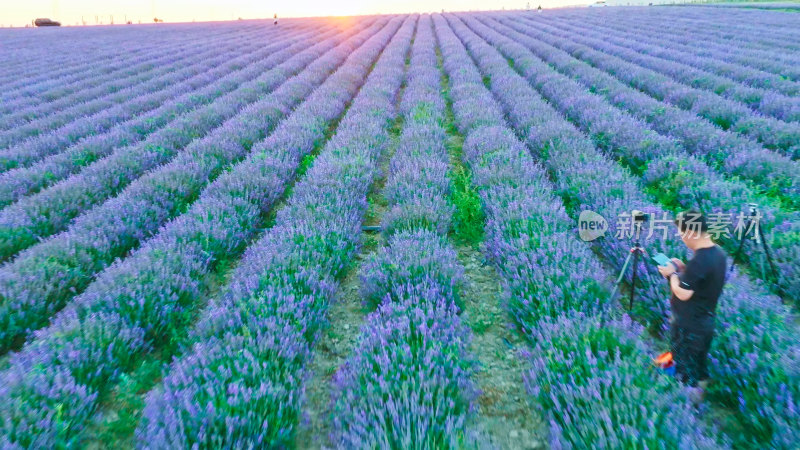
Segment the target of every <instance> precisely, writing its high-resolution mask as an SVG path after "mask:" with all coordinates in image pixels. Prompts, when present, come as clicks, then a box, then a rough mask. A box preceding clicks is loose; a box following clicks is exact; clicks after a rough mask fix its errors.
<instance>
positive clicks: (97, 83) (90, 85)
mask: <svg viewBox="0 0 800 450" xmlns="http://www.w3.org/2000/svg"><path fill="white" fill-rule="evenodd" d="M242 31H248V30H240V32H236V33H232V32H230V31H228V32H225V33H218V32H212V33H209V34H208V35H207V36H204V39H203V41H206V40H208V41H210V42H214V41H217V40H218V41H220V42H225V41H226V40H231V39H234V38H237V37H241V35H243V34H251V33H252V34H256V30H252V31H250V33H247V32H245V33H242ZM160 44H161V45H155V46H153V47H152V48H149V49H148V48H147V47H145V51H137V52H135V53H129V54H126V53H120V54H109V55H104V57H103V58H102V59H100V60H90V61H85V62H83V63H82V64H81V65H80V67H79V68H80V71H75V72H73V73H70V74H62V73H60V71H59V70H56V71H52V70H51V71H48V73H47V76H46V77H45V78H44V79H43V80H42V81H41V82H36V81H35V80H34V79H31V78H27V77H26V78H24V80H26V81H27V82H21V81H20V78H15V81H17V82H19V85H13V84H12V85H8V86H5V87H6V89H7V90H4V92H3V94H2V97H0V98H2V100H3V103H2V105H3V106H2V109H0V111H2V112H3V113H4V114H6V113H13V114H12V116H11V117H14V116H15V115H18V114H19V112H20V111H19V109H20V108H23V107H26V106H28V107H36V106H38V107H41V108H46V107H47V106H49V105H46V104H45V105H43V104H41V103H42V102H52V101H56V100H60V99H62V98H64V97H66V96H69V95H75V96H83V97H85V98H87V99H88V98H91V96H90V95H87V94H91V93H92V92H95V93H97V92H103V91H105V92H106V93H112V92H114V91H116V90H118V89H119V88H120V87H121V86H125V85H126V80H134V79H135V78H131V77H132V76H134V75H137V74H138V73H140V72H142V71H145V74H146V72H147V71H150V70H153V69H155V68H156V66H157V65H158V64H159V63H163V62H166V63H170V62H173V61H175V59H174V58H170V56H171V54H172V53H173V52H175V51H183V50H184V49H187V48H192V47H196V46H197V39H196V37H195V38H194V39H187V40H184V39H175V40H174V41H171V42H170V41H167V43H166V45H164V44H165V43H164V42H162V43H160ZM48 50H50V51H51V50H52V49H51V48H48ZM140 53H141V54H140ZM136 55H138V57H134V56H136ZM53 62H54V63H55V62H56V61H53ZM43 66H44V65H43ZM98 88H104V89H98ZM11 117H9V118H4V121H7V120H9V119H10V118H11ZM23 117H25V116H24V115H23Z"/></svg>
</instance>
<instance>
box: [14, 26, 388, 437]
mask: <svg viewBox="0 0 800 450" xmlns="http://www.w3.org/2000/svg"><path fill="white" fill-rule="evenodd" d="M366 22H371V21H369V20H368V21H366ZM385 23H386V21H385V20H380V21H378V23H376V24H374V25H372V26H371V27H369V28H367V29H366V30H364V31H361V32H358V31H357V29H359V28H363V24H362V25H357V26H354V27H353V28H354V29H353V30H352V31H351V32H349V33H348V34H350V35H352V37H351V38H349V39H347V40H346V41H345V42H343V43H341V44H340V45H339V46H336V47H335V48H333V49H331V50H330V51H328V52H325V53H324V54H322V55H320V58H319V59H317V61H315V62H314V63H313V64H312V65H311V66H310V67H309V68H308V69H307V70H305V71H303V72H302V73H301V74H299V75H298V76H296V77H293V78H292V79H290V80H288V81H287V82H286V83H285V84H284V85H283V86H286V88H285V89H283V92H281V89H278V90H276V91H275V93H274V94H275V95H274V96H273V97H272V98H271V100H272V101H273V102H279V101H280V98H281V97H280V96H291V95H293V91H295V90H300V91H303V90H305V89H312V88H313V86H315V85H317V84H319V83H320V82H322V81H323V80H325V79H326V78H328V75H329V74H330V73H331V71H333V70H334V69H335V68H336V67H337V66H339V65H340V64H342V63H343V62H345V60H346V59H347V58H348V55H350V54H353V55H355V56H354V57H351V58H350V59H348V60H347V62H345V66H344V67H342V68H340V69H339V70H338V71H337V72H336V73H335V74H334V75H332V76H331V77H330V78H328V79H327V81H326V82H325V83H324V84H322V85H321V86H320V87H319V88H318V89H316V90H315V91H314V93H313V94H312V95H311V96H310V97H309V98H308V100H307V101H306V102H305V103H303V104H302V105H301V106H300V107H299V108H298V109H297V111H296V112H295V113H293V114H292V116H291V117H289V118H288V119H287V120H285V121H283V122H282V123H281V125H280V126H279V128H278V129H277V130H276V131H275V133H273V134H272V135H271V136H270V137H269V138H267V139H266V140H265V141H263V142H259V143H258V144H257V145H256V147H254V148H253V151H252V152H251V154H250V156H249V157H248V158H247V159H246V160H244V161H243V162H241V163H239V164H237V165H235V166H234V167H233V168H232V170H231V171H230V172H229V173H227V174H225V175H223V176H222V177H220V179H218V180H217V181H215V182H214V183H213V184H212V185H211V186H209V188H207V189H206V190H205V191H204V192H203V194H202V195H201V198H200V200H199V201H198V202H196V203H195V204H194V205H193V206H192V207H191V208H190V210H189V211H188V212H187V213H186V214H184V215H182V216H181V217H179V218H178V219H176V220H174V221H172V222H170V223H169V224H167V225H166V226H165V227H164V228H162V229H161V231H160V232H159V234H158V235H157V236H156V237H155V238H153V239H151V240H150V241H148V242H147V243H146V244H145V245H144V246H143V247H142V248H141V249H140V250H138V251H136V252H135V253H134V254H133V255H131V256H130V257H129V258H126V259H125V260H123V261H121V262H120V263H118V264H115V265H114V266H112V267H111V268H109V269H108V270H106V271H105V272H103V273H102V274H100V275H99V276H98V279H97V281H96V282H95V283H93V284H92V285H91V286H90V288H89V289H88V290H87V292H86V293H84V294H83V295H81V296H80V297H79V298H77V299H76V300H75V301H74V302H73V303H72V304H71V306H70V307H69V308H68V309H67V310H65V311H63V312H62V313H61V314H59V315H58V316H57V318H56V319H55V320H54V323H53V325H51V326H50V327H49V328H47V329H44V330H42V331H40V332H38V333H37V334H36V338H35V339H34V340H33V341H32V342H31V343H30V344H29V345H28V346H26V347H25V348H24V349H23V351H22V352H20V353H18V354H14V355H12V356H11V361H10V364H11V368H10V369H9V370H7V371H6V372H4V373H3V374H2V375H1V376H2V378H3V389H2V390H0V397H2V399H3V402H2V404H3V409H2V411H1V412H2V421H0V424H2V426H3V428H2V431H3V433H2V438H0V439H4V442H3V443H4V444H10V443H16V444H18V445H21V446H30V445H41V446H47V444H49V443H56V442H59V443H75V442H77V440H78V439H80V431H81V430H82V429H83V426H84V424H85V423H86V421H87V420H88V419H89V418H90V417H91V414H92V412H93V411H94V410H95V408H96V407H97V405H98V397H99V393H101V392H103V391H105V390H107V389H108V388H110V387H111V386H113V384H114V383H115V382H116V380H117V379H118V378H119V376H120V375H121V374H123V373H124V372H126V371H127V370H130V368H131V367H132V366H133V363H134V362H135V361H136V360H138V359H140V358H141V357H142V356H143V355H145V354H147V353H149V352H151V351H152V350H153V349H155V348H161V349H168V348H170V346H172V347H174V346H175V344H174V343H175V342H178V341H180V340H181V336H182V335H184V334H185V333H186V330H187V327H189V325H190V319H191V317H193V316H194V314H193V310H194V309H196V308H202V307H203V305H202V303H201V302H200V299H201V298H202V295H203V292H204V291H205V290H206V289H207V288H208V286H207V283H208V274H209V273H210V272H211V271H212V270H213V269H214V267H215V265H216V264H218V263H219V262H220V261H225V260H228V259H230V258H233V257H235V255H237V254H238V253H239V252H241V251H242V249H243V248H244V247H245V246H246V245H247V243H248V242H249V241H250V239H252V238H253V237H254V236H255V235H256V234H257V233H258V230H259V228H260V227H261V226H263V224H264V223H265V221H266V220H267V213H268V211H269V210H270V209H271V207H272V206H273V205H274V204H275V202H276V201H277V200H278V199H279V198H280V197H281V195H282V193H283V192H285V189H286V188H287V182H288V181H289V180H290V179H291V178H292V176H293V173H294V172H295V171H296V169H297V168H298V166H299V164H300V160H301V158H302V157H303V155H304V154H308V153H309V152H311V151H312V150H313V148H314V146H315V144H316V143H317V142H319V141H320V140H321V139H323V138H324V133H325V130H326V129H327V127H328V124H329V123H331V121H333V120H334V119H335V118H336V117H337V116H338V115H339V114H340V113H341V111H342V110H343V109H344V107H345V104H346V102H347V101H348V100H349V98H351V97H352V95H353V94H354V91H355V90H356V89H357V88H358V84H359V80H360V79H361V78H362V77H363V75H364V71H365V70H366V69H367V68H368V66H369V64H370V62H371V60H370V58H369V56H370V55H371V56H372V59H373V60H374V55H375V54H376V52H378V51H379V50H380V48H381V46H382V45H383V44H385V42H386V40H388V38H389V37H390V36H391V34H392V33H393V30H392V27H391V26H390V27H384V25H385ZM395 28H396V27H395ZM376 33H377V34H376ZM330 40H331V41H337V40H340V39H338V38H337V37H334V38H330ZM362 44H364V45H363V46H361V45H362ZM359 46H361V47H360V48H359ZM365 49H366V52H367V55H364V52H365ZM354 51H355V52H354ZM359 57H360V58H361V59H360V60H359ZM353 60H356V61H358V62H357V63H356V64H354V61H353ZM254 125H255V124H254Z"/></svg>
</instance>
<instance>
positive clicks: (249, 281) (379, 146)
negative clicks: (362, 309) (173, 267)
mask: <svg viewBox="0 0 800 450" xmlns="http://www.w3.org/2000/svg"><path fill="white" fill-rule="evenodd" d="M400 22H403V23H402V26H401V27H400V29H399V31H397V34H396V35H395V36H394V38H393V39H392V40H391V42H389V43H388V44H386V40H388V37H389V36H388V35H385V34H384V35H383V37H382V38H381V39H378V40H375V41H373V42H370V43H368V44H367V45H366V46H365V47H363V48H362V50H361V51H359V52H355V53H353V55H352V56H351V57H350V58H349V60H348V62H350V63H351V64H353V65H354V67H352V68H351V69H350V70H348V71H346V72H344V73H342V74H341V75H340V78H339V79H338V80H337V82H336V84H334V85H333V86H332V87H333V88H336V87H337V86H338V84H344V85H350V86H351V87H352V88H355V87H357V86H358V84H360V83H361V81H362V80H364V79H365V78H366V82H365V84H364V86H363V87H362V88H361V91H360V92H359V93H358V95H357V96H356V98H355V99H354V100H353V102H352V105H351V106H350V108H349V109H348V111H347V113H346V115H345V117H344V118H343V119H342V121H341V123H340V124H339V126H338V129H337V130H336V134H335V135H334V136H333V137H332V138H331V140H330V141H328V142H327V144H325V146H324V148H323V149H322V151H321V153H320V155H319V156H317V157H316V158H315V159H314V161H313V164H312V165H311V167H310V168H309V170H308V172H307V173H306V174H305V176H304V177H303V179H301V180H300V181H299V182H298V183H297V185H295V187H294V188H293V190H292V193H291V196H290V197H289V199H288V200H287V203H286V205H285V206H284V207H283V208H282V209H280V210H279V211H278V214H277V218H276V219H275V224H274V225H273V226H272V227H271V228H270V229H269V230H267V231H266V233H265V235H264V236H263V237H261V238H260V239H259V240H258V241H257V242H255V243H254V244H253V245H251V246H250V248H249V249H248V251H247V253H246V254H245V256H244V258H243V259H242V261H241V263H240V265H239V267H237V269H236V271H235V273H234V275H233V279H232V282H231V284H230V285H229V286H228V287H227V288H226V289H225V294H224V295H223V296H222V297H221V298H220V299H218V300H216V301H214V302H213V304H212V305H211V307H210V308H209V309H208V310H207V311H205V312H204V314H203V318H202V319H201V322H200V323H199V325H198V326H197V328H196V329H195V332H194V336H195V340H196V342H195V344H194V345H193V346H192V348H191V350H190V351H189V352H188V353H187V354H186V355H185V356H183V357H181V358H180V359H178V360H176V361H175V362H174V363H173V364H172V366H171V368H170V374H169V375H168V376H167V377H166V378H165V380H164V386H163V388H160V389H158V390H155V391H153V392H151V393H150V394H149V395H148V398H147V406H146V407H145V411H144V418H143V420H142V422H141V424H140V427H139V429H138V430H137V438H138V445H139V446H140V447H143V448H161V447H165V448H174V447H181V448H185V447H192V446H200V447H232V448H253V447H266V448H285V447H293V446H295V445H297V444H296V443H295V441H294V439H295V430H296V428H297V426H298V422H299V420H300V414H301V410H302V406H303V400H304V383H305V381H306V379H307V375H308V367H307V365H308V362H309V359H310V358H311V357H312V355H313V344H314V342H315V340H316V338H317V335H318V331H319V329H320V327H321V326H323V325H324V324H325V322H326V313H327V310H328V305H329V304H330V302H332V301H334V298H333V295H334V293H335V289H336V285H337V284H338V283H337V279H338V278H339V277H340V276H341V275H342V273H343V271H344V270H345V269H346V268H347V267H348V266H349V261H350V260H351V259H352V257H353V256H354V255H355V252H356V251H357V248H358V246H359V237H360V235H361V223H362V220H363V216H364V214H365V212H366V209H367V200H366V196H367V193H368V191H369V189H370V186H371V184H372V182H373V180H374V179H375V177H376V176H377V171H378V167H377V165H378V160H379V158H380V157H381V155H382V154H384V153H385V152H386V151H387V147H388V143H389V135H388V129H389V127H390V125H391V123H392V119H393V118H394V104H393V103H394V98H395V95H396V94H397V92H398V90H399V89H400V85H401V83H402V80H403V66H404V57H405V55H406V54H407V51H408V48H409V45H410V41H411V37H412V34H413V30H414V25H415V22H416V18H414V17H408V18H406V19H405V20H402V18H396V19H394V21H393V26H392V27H391V28H392V31H393V30H396V29H397V27H398V25H400ZM381 51H382V54H381ZM379 54H380V59H378V61H377V63H375V64H374V68H373V69H372V72H371V73H369V76H368V77H367V76H366V75H367V73H368V71H369V67H370V66H371V65H372V64H373V61H374V60H375V58H376V57H377V56H378V55H379ZM337 75H339V74H338V73H337ZM340 98H341V97H340ZM342 106H344V103H342Z"/></svg>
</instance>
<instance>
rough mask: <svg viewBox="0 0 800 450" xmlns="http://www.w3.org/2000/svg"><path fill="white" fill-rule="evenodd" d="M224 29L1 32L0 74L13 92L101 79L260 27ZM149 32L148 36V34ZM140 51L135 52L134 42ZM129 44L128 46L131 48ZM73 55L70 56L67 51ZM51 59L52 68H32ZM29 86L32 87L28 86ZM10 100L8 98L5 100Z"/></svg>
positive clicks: (239, 25) (199, 26)
mask: <svg viewBox="0 0 800 450" xmlns="http://www.w3.org/2000/svg"><path fill="white" fill-rule="evenodd" d="M237 25H238V27H237V26H220V25H219V24H216V26H215V25H214V24H210V25H195V26H193V27H187V26H171V25H170V26H166V27H162V28H161V29H160V30H159V29H155V28H149V29H143V28H138V29H132V28H131V29H122V28H113V29H109V28H90V29H87V28H83V29H75V28H70V29H66V28H62V29H59V30H58V31H56V32H52V33H47V32H45V33H36V32H33V33H30V32H21V30H2V31H0V33H2V35H3V42H4V43H8V47H7V48H6V54H8V60H9V64H8V66H4V68H3V69H4V70H3V71H2V72H0V83H3V86H4V87H9V88H12V89H15V88H20V87H24V86H31V85H36V84H38V83H46V82H48V80H50V81H52V80H53V79H54V78H64V77H66V76H70V75H71V74H74V75H78V74H81V75H84V76H85V75H86V74H87V69H89V68H90V67H91V66H92V65H94V66H95V67H96V68H97V72H96V73H97V74H104V73H107V72H109V71H112V70H120V69H123V68H124V66H125V61H126V60H127V59H128V58H138V57H139V56H140V55H141V54H144V53H151V52H154V51H155V52H157V51H158V50H157V49H158V47H160V46H162V45H163V44H169V43H170V42H185V43H190V42H192V41H196V40H198V38H204V37H207V36H217V37H225V36H231V35H233V34H235V33H237V32H239V31H241V30H242V29H243V28H246V29H252V28H254V27H255V26H256V24H255V23H250V24H248V25H247V26H242V24H237ZM148 31H149V32H148ZM133 41H135V42H137V43H139V44H140V46H138V45H137V46H131V45H130V44H131V42H133ZM126 44H127V45H126ZM67 50H69V51H67ZM45 55H47V56H49V57H50V58H51V60H52V62H53V64H54V65H53V66H49V65H46V64H32V63H31V62H32V61H34V60H35V61H40V60H41V59H42V58H44V57H45ZM25 80H28V81H29V82H30V84H26V83H25ZM8 94H10V93H9V92H3V93H2V94H0V98H4V97H3V96H4V95H8Z"/></svg>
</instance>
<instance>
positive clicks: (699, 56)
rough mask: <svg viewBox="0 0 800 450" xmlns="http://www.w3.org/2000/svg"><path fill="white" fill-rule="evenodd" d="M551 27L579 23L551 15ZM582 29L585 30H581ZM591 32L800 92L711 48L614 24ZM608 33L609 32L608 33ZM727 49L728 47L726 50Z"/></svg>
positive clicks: (697, 65) (788, 81) (759, 83)
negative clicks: (706, 48)
mask: <svg viewBox="0 0 800 450" xmlns="http://www.w3.org/2000/svg"><path fill="white" fill-rule="evenodd" d="M549 23H550V24H552V25H557V26H568V27H570V28H577V27H579V24H577V23H573V22H570V21H567V20H564V18H562V17H557V16H553V17H552V20H551V21H550V22H549ZM581 29H583V30H585V28H581ZM592 29H593V31H592V32H591V34H592V35H595V36H596V33H597V32H605V37H606V38H607V39H608V41H609V42H613V43H615V44H619V45H623V46H625V47H628V48H633V49H636V50H639V51H640V52H643V53H645V54H648V55H652V56H656V57H658V58H663V59H668V60H671V61H676V62H680V63H683V64H686V65H689V66H692V67H694V68H696V69H700V70H702V71H707V72H710V73H714V74H716V75H720V76H723V77H727V78H731V79H734V80H736V81H740V82H742V83H744V84H746V85H748V86H751V87H757V88H763V89H767V90H774V91H776V92H779V93H781V94H784V95H797V94H798V93H800V83H798V82H797V81H793V80H791V79H787V78H785V77H784V76H781V75H779V74H776V73H772V72H767V71H764V70H760V69H758V68H752V67H748V66H747V65H742V64H737V63H735V62H729V61H726V60H725V56H726V55H727V53H726V52H724V51H722V50H717V49H715V48H713V47H712V49H710V50H707V51H704V49H702V48H698V47H695V46H692V45H686V44H683V43H681V42H675V41H672V40H667V41H665V40H664V39H663V37H662V38H658V39H657V38H655V37H654V36H650V35H646V34H643V33H637V32H635V31H631V30H629V29H625V28H619V27H615V26H614V23H592ZM609 33H613V34H610V35H609ZM729 48H730V47H729Z"/></svg>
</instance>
